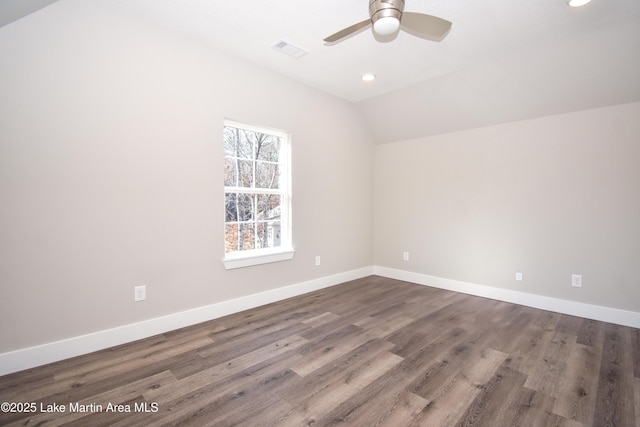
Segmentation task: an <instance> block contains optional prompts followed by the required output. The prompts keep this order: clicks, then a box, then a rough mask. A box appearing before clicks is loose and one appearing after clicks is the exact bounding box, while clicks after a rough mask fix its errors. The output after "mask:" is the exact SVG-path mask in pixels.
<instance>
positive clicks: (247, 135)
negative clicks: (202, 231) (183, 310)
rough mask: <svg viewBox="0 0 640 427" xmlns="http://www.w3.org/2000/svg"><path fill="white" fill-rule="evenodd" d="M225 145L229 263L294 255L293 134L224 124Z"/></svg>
mask: <svg viewBox="0 0 640 427" xmlns="http://www.w3.org/2000/svg"><path fill="white" fill-rule="evenodd" d="M223 140H224V154H225V156H224V186H225V260H229V259H236V258H248V257H256V256H264V255H269V254H274V253H283V252H292V249H291V233H290V230H291V224H290V200H289V188H290V182H289V161H290V156H289V138H288V134H287V133H285V132H282V131H275V130H272V129H265V128H258V127H255V126H250V125H245V124H241V123H237V122H231V121H225V123H224V131H223ZM262 261H264V260H262ZM266 262H268V261H266ZM244 265H246V263H244V264H243V265H242V266H244ZM227 268H229V266H227Z"/></svg>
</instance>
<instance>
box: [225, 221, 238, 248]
mask: <svg viewBox="0 0 640 427" xmlns="http://www.w3.org/2000/svg"><path fill="white" fill-rule="evenodd" d="M237 250H238V224H227V225H225V230H224V251H225V252H235V251H237Z"/></svg>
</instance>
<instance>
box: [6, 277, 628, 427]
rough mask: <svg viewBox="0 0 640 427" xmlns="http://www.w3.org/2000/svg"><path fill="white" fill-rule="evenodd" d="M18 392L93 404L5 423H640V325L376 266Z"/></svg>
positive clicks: (115, 352) (127, 347)
mask: <svg viewBox="0 0 640 427" xmlns="http://www.w3.org/2000/svg"><path fill="white" fill-rule="evenodd" d="M5 401H8V402H11V401H13V402H34V403H36V404H37V405H45V406H46V405H52V404H57V405H63V406H66V407H67V408H69V407H70V405H72V404H73V405H76V406H75V407H76V408H82V407H84V408H86V409H87V410H85V411H69V410H67V411H66V412H64V413H54V412H44V411H41V410H38V411H37V412H36V413H18V412H0V425H2V426H4V425H12V426H17V425H46V426H51V425H65V426H86V425H91V426H117V427H135V426H145V427H146V426H149V425H153V426H164V425H166V426H175V425H181V426H182V425H184V426H198V427H200V426H209V425H211V426H216V427H220V426H243V427H246V426H248V427H252V426H256V427H265V426H274V427H281V426H283V425H284V426H286V425H295V426H299V425H306V426H309V425H313V426H314V427H319V426H358V427H359V426H367V427H368V426H390V427H397V426H403V427H404V426H421V427H422V426H436V427H437V426H444V427H448V426H451V425H464V426H490V427H501V426H526V427H529V426H544V427H547V426H569V427H578V426H581V427H585V426H596V427H601V426H607V425H611V426H614V425H615V426H639V425H640V330H639V329H635V328H629V327H624V326H619V325H613V324H608V323H604V322H599V321H595V320H589V319H582V318H579V317H574V316H566V315H563V314H559V313H553V312H550V311H544V310H537V309H533V308H530V307H524V306H520V305H516V304H509V303H505V302H500V301H495V300H491V299H487V298H479V297H474V296H470V295H464V294H461V293H456V292H452V291H447V290H442V289H436V288H430V287H426V286H422V285H417V284H412V283H408V282H403V281H399V280H393V279H386V278H383V277H379V276H370V277H365V278H362V279H357V280H353V281H349V282H345V283H343V284H340V285H336V286H332V287H329V288H325V289H321V290H318V291H314V292H310V293H308V294H305V295H300V296H298V297H294V298H289V299H287V300H284V301H279V302H275V303H272V304H268V305H265V306H262V307H256V308H254V309H251V310H247V311H244V312H240V313H235V314H231V315H228V316H225V317H222V318H219V319H214V320H211V321H207V322H203V323H201V324H198V325H193V326H190V327H186V328H181V329H178V330H175V331H171V332H167V333H165V334H160V335H157V336H154V337H149V338H146V339H143V340H140V341H137V342H133V343H128V344H124V345H121V346H117V347H113V348H110V349H106V350H102V351H99V352H95V353H92V354H88V355H85V356H81V357H77V358H73V359H69V360H65V361H60V362H56V363H53V364H50V365H47V366H42V367H38V368H34V369H29V370H26V371H23V372H18V373H15V374H10V375H6V376H4V377H0V402H5ZM92 404H94V405H103V408H104V405H107V404H111V405H122V406H123V407H130V408H140V409H142V408H155V410H152V411H146V412H145V411H141V410H138V411H133V412H129V413H127V412H117V411H104V410H103V411H89V410H88V409H89V408H90V407H91V405H92ZM78 405H83V406H78Z"/></svg>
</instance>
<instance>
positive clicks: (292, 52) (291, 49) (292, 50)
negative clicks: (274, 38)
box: [271, 40, 309, 59]
mask: <svg viewBox="0 0 640 427" xmlns="http://www.w3.org/2000/svg"><path fill="white" fill-rule="evenodd" d="M271 47H272V48H274V49H275V50H277V51H280V52H282V53H284V54H287V55H289V56H290V57H292V58H296V59H298V58H301V57H303V56H304V55H306V54H307V53H309V52H307V51H306V50H304V49H300V48H299V47H298V46H295V45H292V44H291V43H288V42H286V41H284V40H280V41H279V42H277V43H276V44H274V45H273V46H271Z"/></svg>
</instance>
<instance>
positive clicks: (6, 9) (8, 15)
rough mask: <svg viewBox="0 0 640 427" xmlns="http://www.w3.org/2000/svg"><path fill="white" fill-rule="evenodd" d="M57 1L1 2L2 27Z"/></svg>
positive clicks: (15, 0)
mask: <svg viewBox="0 0 640 427" xmlns="http://www.w3.org/2000/svg"><path fill="white" fill-rule="evenodd" d="M55 1H57V0H1V1H0V27H4V26H5V25H7V24H10V23H12V22H14V21H16V20H18V19H20V18H24V17H25V16H27V15H29V14H31V13H33V12H35V11H37V10H40V9H42V8H43V7H46V6H49V5H50V4H51V3H54V2H55Z"/></svg>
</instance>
